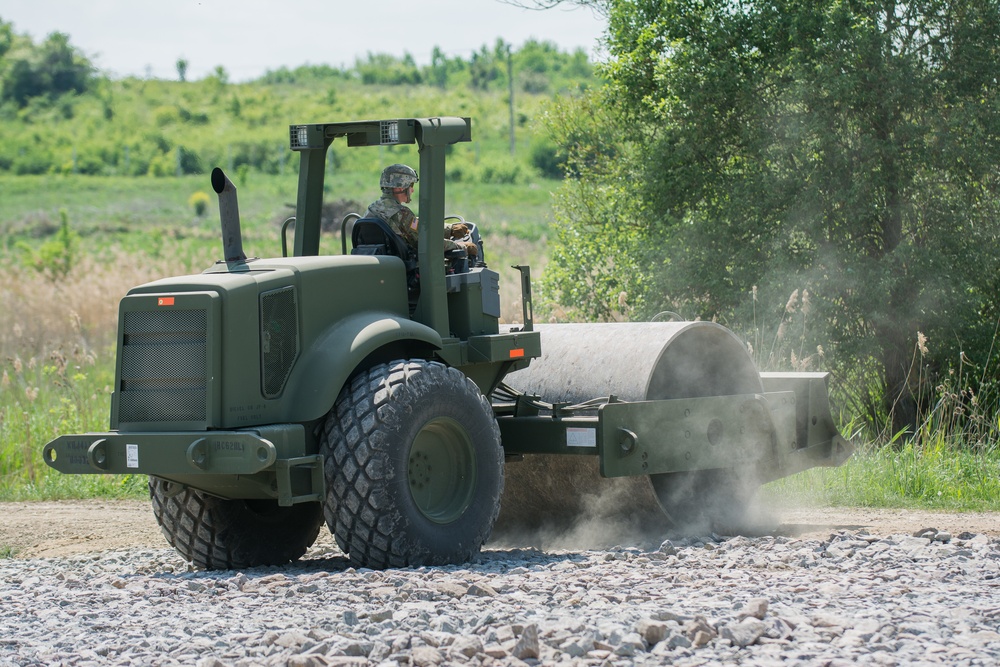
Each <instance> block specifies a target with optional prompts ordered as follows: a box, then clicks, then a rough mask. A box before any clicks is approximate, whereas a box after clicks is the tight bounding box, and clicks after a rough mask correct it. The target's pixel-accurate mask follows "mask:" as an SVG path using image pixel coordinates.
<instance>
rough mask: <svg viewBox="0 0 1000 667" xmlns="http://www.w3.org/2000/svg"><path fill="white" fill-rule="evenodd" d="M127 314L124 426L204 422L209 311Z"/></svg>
mask: <svg viewBox="0 0 1000 667" xmlns="http://www.w3.org/2000/svg"><path fill="white" fill-rule="evenodd" d="M123 315H124V328H123V335H122V340H121V368H120V375H119V386H118V391H119V400H118V421H119V423H135V422H201V421H205V419H206V411H207V407H206V386H207V377H206V366H207V363H206V358H207V338H208V337H207V331H208V326H207V314H206V312H205V310H155V311H132V312H125V313H124V314H123Z"/></svg>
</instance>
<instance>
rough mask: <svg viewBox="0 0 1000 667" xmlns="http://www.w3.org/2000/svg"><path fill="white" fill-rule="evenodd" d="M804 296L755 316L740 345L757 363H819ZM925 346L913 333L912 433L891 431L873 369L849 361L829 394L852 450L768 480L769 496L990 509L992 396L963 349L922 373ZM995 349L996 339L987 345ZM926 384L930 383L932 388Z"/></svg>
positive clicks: (810, 366) (996, 466)
mask: <svg viewBox="0 0 1000 667" xmlns="http://www.w3.org/2000/svg"><path fill="white" fill-rule="evenodd" d="M811 316H812V312H811V308H810V296H809V293H808V291H806V290H801V291H799V290H795V291H794V292H793V293H792V294H791V295H790V296H789V299H788V302H787V303H786V305H785V309H784V312H783V313H782V315H781V317H780V321H779V323H778V324H777V325H776V326H773V325H772V326H771V327H767V326H764V325H763V324H760V323H758V322H756V318H755V322H754V324H755V326H754V330H753V334H752V335H751V336H749V338H750V343H749V344H748V345H749V348H750V350H751V352H752V353H753V355H754V357H755V361H756V362H757V364H758V366H759V367H760V368H762V369H765V370H772V369H773V370H778V369H780V370H795V371H815V370H824V363H825V362H826V357H825V354H824V350H823V348H822V347H821V346H816V347H812V348H811V347H810V345H809V344H808V343H807V341H808V340H810V339H811V336H810V333H811V332H810V327H811V326H814V325H815V323H814V322H813V321H812V320H811ZM929 344H931V342H930V341H928V340H927V337H926V336H924V334H923V333H921V332H916V342H915V343H914V347H913V351H912V362H911V364H910V368H911V378H910V384H911V386H913V387H918V388H920V391H919V392H916V393H917V395H918V396H919V397H920V399H921V400H922V401H923V404H921V405H920V410H919V412H920V414H921V415H922V419H921V421H920V423H919V425H918V427H917V428H916V430H915V431H914V432H912V433H910V432H901V433H893V432H892V430H891V427H890V424H891V416H890V415H889V414H887V413H885V412H884V411H881V410H879V409H878V408H877V407H876V406H878V405H880V403H881V397H882V394H883V388H882V386H881V385H880V378H879V369H878V368H877V367H875V365H874V364H871V363H867V364H866V363H864V362H861V361H859V363H857V364H856V365H855V366H853V367H851V368H847V369H844V368H840V369H837V370H836V371H835V372H834V373H833V377H832V381H831V387H830V389H831V399H832V401H833V407H834V413H835V414H834V417H835V420H837V421H838V422H839V423H840V424H841V432H842V433H843V434H844V435H845V437H849V438H850V439H851V440H852V441H853V442H854V443H855V445H856V446H857V447H858V449H857V451H856V452H855V454H854V456H853V457H852V458H851V459H849V460H848V461H847V463H846V464H845V465H843V466H841V467H839V468H835V469H830V468H818V469H812V470H809V471H806V472H804V473H801V474H798V475H795V476H794V477H790V478H786V479H783V480H779V481H777V482H773V483H771V484H769V485H767V486H766V487H765V489H764V495H765V496H769V497H771V498H772V499H774V498H780V497H785V498H786V499H794V500H795V501H796V502H803V503H810V502H815V503H821V504H825V505H855V506H871V507H894V508H906V507H921V508H928V507H929V508H937V509H964V510H1000V447H998V441H1000V393H998V389H1000V388H998V387H997V385H996V384H995V383H991V382H990V381H989V380H988V378H987V377H986V373H985V371H984V370H979V372H978V373H977V372H976V371H975V369H977V368H979V369H985V368H987V367H988V362H989V360H984V361H983V363H982V364H981V365H975V364H973V363H972V362H971V361H970V360H969V359H967V358H966V357H965V355H961V357H960V358H959V359H958V360H957V361H956V364H955V367H954V369H953V370H951V371H950V372H948V373H947V374H945V375H944V377H943V378H936V384H934V380H935V378H931V377H930V375H929V372H928V364H927V363H926V359H925V357H926V356H927V355H928V345H929ZM997 347H1000V346H997ZM932 385H933V386H932Z"/></svg>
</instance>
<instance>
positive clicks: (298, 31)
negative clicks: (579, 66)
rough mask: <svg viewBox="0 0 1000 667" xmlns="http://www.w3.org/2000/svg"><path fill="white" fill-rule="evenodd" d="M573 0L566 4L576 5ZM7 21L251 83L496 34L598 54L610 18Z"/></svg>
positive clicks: (111, 14)
mask: <svg viewBox="0 0 1000 667" xmlns="http://www.w3.org/2000/svg"><path fill="white" fill-rule="evenodd" d="M567 4H568V3H567ZM0 19H2V20H3V21H5V22H8V23H13V24H14V31H15V32H16V33H18V34H25V33H27V34H29V35H31V37H32V38H33V39H34V40H35V42H36V43H38V42H40V41H42V40H44V38H45V37H46V36H48V35H49V34H51V33H52V32H63V33H66V34H68V35H69V36H70V44H72V45H73V46H75V47H76V48H77V49H79V50H80V51H82V52H83V54H84V55H85V56H87V57H88V58H89V59H90V60H91V62H93V63H94V64H95V65H96V66H97V67H98V68H99V69H100V70H102V71H104V72H105V73H106V74H108V75H111V76H115V77H119V76H139V77H147V76H151V77H156V78H164V79H176V78H177V61H178V59H181V58H183V59H185V60H187V61H188V68H187V78H188V80H195V79H199V78H202V77H204V76H206V75H208V74H211V73H213V72H214V71H215V69H216V67H218V66H220V65H221V66H222V67H223V68H225V70H226V72H227V73H228V74H229V80H230V81H234V82H235V81H246V80H249V79H254V78H257V77H259V76H261V75H263V74H264V73H265V72H267V71H268V70H274V69H278V68H280V67H282V66H285V67H288V68H295V67H298V66H300V65H306V64H310V65H322V64H325V65H331V66H334V67H341V66H346V67H349V66H352V65H353V64H354V62H355V59H356V58H359V57H360V58H364V57H365V56H366V55H367V54H368V53H389V54H392V55H396V56H402V55H403V54H404V53H409V54H410V55H412V56H413V58H414V59H415V60H416V61H417V63H419V64H426V63H427V62H429V61H430V56H431V52H432V50H433V48H434V46H439V47H441V49H442V51H444V52H445V53H446V54H448V55H449V56H452V57H455V56H460V57H462V58H466V59H467V58H468V57H469V56H470V55H471V54H472V53H473V52H474V51H478V50H479V48H480V47H481V46H483V45H484V44H486V45H489V46H491V47H492V45H493V44H494V43H495V42H496V40H497V38H502V39H503V40H504V41H506V42H508V43H510V44H513V45H514V46H515V48H516V47H518V46H520V45H521V44H523V43H524V42H525V41H527V40H528V39H532V38H533V39H537V40H545V41H551V42H554V43H555V44H557V45H558V46H559V48H560V49H561V50H563V51H573V50H575V49H577V48H582V49H584V51H586V52H587V54H588V55H590V56H591V57H593V58H596V57H599V54H600V51H599V44H598V40H599V38H600V36H601V33H602V31H603V29H604V25H605V23H604V20H603V19H602V18H601V17H599V16H597V15H595V14H593V13H592V12H591V11H590V10H589V9H587V8H580V7H573V8H572V9H570V8H569V7H567V8H563V7H556V8H553V9H547V10H541V11H539V10H528V9H522V8H520V7H516V6H513V5H510V4H506V3H504V2H501V1H500V0H423V1H422V2H402V1H401V0H375V1H374V2H364V1H347V2H345V1H343V0H283V1H275V0H83V1H81V0H0Z"/></svg>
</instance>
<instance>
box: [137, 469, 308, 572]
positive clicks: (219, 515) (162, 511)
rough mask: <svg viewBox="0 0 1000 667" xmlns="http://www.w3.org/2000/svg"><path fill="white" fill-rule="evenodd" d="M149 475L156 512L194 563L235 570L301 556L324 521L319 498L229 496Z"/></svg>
mask: <svg viewBox="0 0 1000 667" xmlns="http://www.w3.org/2000/svg"><path fill="white" fill-rule="evenodd" d="M171 487H174V484H173V483H171V482H168V481H167V480H164V479H160V478H158V477H150V478H149V497H150V500H151V501H152V504H153V514H154V515H155V516H156V522H157V523H158V524H160V530H161V531H163V535H164V537H166V538H167V542H169V543H170V545H171V546H172V547H174V548H175V549H176V550H177V551H178V552H179V553H180V555H181V556H183V557H184V558H185V559H186V560H188V561H190V562H191V563H192V564H193V565H194V566H195V567H198V568H201V569H204V570H235V569H243V568H249V567H257V566H260V565H284V564H285V563H289V562H291V561H295V560H298V559H299V558H300V557H301V556H302V555H303V554H304V553H305V552H306V550H307V549H309V547H310V546H312V544H313V542H315V541H316V537H317V536H318V535H319V529H320V526H322V525H323V509H322V506H321V505H320V503H316V502H313V503H300V504H297V505H292V506H291V507H281V506H280V505H278V502H277V501H276V500H225V499H223V498H218V497H216V496H210V495H208V494H206V493H203V492H202V491H198V490H196V489H192V488H186V489H183V490H181V491H180V492H179V493H174V489H173V488H171Z"/></svg>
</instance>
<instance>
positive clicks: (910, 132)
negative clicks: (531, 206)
mask: <svg viewBox="0 0 1000 667" xmlns="http://www.w3.org/2000/svg"><path fill="white" fill-rule="evenodd" d="M550 4H551V3H550ZM556 4H558V2H556ZM583 4H598V5H599V6H600V7H603V8H604V9H605V10H606V12H607V16H608V19H609V28H608V33H607V46H608V50H609V55H610V58H609V62H608V64H607V66H606V68H605V72H604V74H605V76H607V77H608V78H609V80H610V81H611V83H610V85H609V87H608V88H607V89H606V90H605V91H603V92H602V93H601V94H600V95H601V96H603V97H602V99H601V104H602V106H601V107H600V108H601V109H602V110H603V111H604V113H602V114H591V115H590V116H589V121H588V120H587V119H584V121H581V122H590V123H591V125H592V127H590V128H588V129H587V133H588V134H590V135H594V134H597V133H600V132H605V133H610V129H609V128H622V129H621V134H623V135H624V136H623V137H622V138H621V145H622V146H627V147H631V148H630V149H629V150H623V151H622V156H621V157H622V158H623V159H628V163H627V164H623V163H620V164H617V165H615V166H614V169H610V170H609V169H607V168H606V166H607V161H606V160H597V161H593V160H591V161H590V162H588V161H587V159H586V156H587V155H588V154H591V153H593V150H594V149H593V145H592V144H590V143H587V142H584V143H582V144H579V145H577V146H576V147H575V150H577V152H580V151H582V153H583V156H582V157H581V156H580V155H577V156H576V157H574V158H572V159H571V160H570V164H571V165H572V166H575V168H576V169H577V170H578V171H577V173H578V177H577V178H575V179H573V180H572V181H571V182H570V183H569V184H568V185H567V192H570V193H572V192H574V191H585V190H586V189H594V188H605V189H607V192H608V196H617V201H616V202H615V204H614V206H613V207H618V208H620V210H622V211H629V212H636V211H638V212H641V213H642V215H641V217H639V218H632V219H630V220H629V222H628V224H636V223H638V224H639V225H640V226H641V234H639V235H638V237H636V238H633V239H632V241H631V242H630V244H629V246H628V250H629V252H631V253H633V255H641V256H642V257H643V259H642V261H640V262H638V264H637V266H639V267H641V269H640V270H638V271H637V272H635V273H634V275H631V276H630V275H629V274H628V273H625V274H623V275H625V276H627V277H630V279H634V281H635V283H634V284H633V285H632V286H631V287H630V289H629V292H630V293H634V292H638V294H637V295H636V296H635V297H631V299H632V301H633V302H634V303H635V304H637V307H638V308H639V309H640V312H644V313H645V314H647V315H648V314H651V313H653V312H656V311H658V310H663V309H667V310H671V311H675V310H681V311H683V312H684V314H685V315H686V316H688V317H701V318H720V319H723V320H727V321H731V322H736V321H744V322H746V321H748V320H749V319H750V317H751V313H756V315H757V318H758V319H759V318H761V317H762V316H763V317H766V318H773V319H774V320H775V321H778V322H784V321H785V320H786V319H787V316H788V314H789V313H790V312H791V311H792V310H795V309H796V308H799V309H802V308H804V307H805V306H806V305H807V306H808V309H809V316H810V318H811V320H812V323H813V325H812V329H811V331H810V332H808V336H806V337H805V338H804V339H803V340H804V341H805V342H804V344H803V347H802V348H801V349H802V351H804V352H803V354H804V353H808V351H809V350H813V349H816V345H822V346H824V347H825V354H826V355H827V358H828V359H829V360H830V361H832V362H833V363H834V364H835V365H838V364H839V366H840V367H842V368H845V369H849V368H857V367H859V366H860V367H864V366H865V365H866V363H867V362H866V361H865V360H871V362H872V364H873V365H874V366H875V367H877V369H878V377H879V382H880V383H881V386H882V390H883V399H882V401H881V404H880V405H874V404H871V405H868V406H867V407H868V409H869V410H870V412H871V413H872V414H873V415H878V414H880V415H890V416H891V425H892V428H893V430H894V432H896V431H899V430H902V429H905V428H908V429H910V430H912V429H913V428H914V426H915V424H916V422H917V419H918V413H919V406H920V402H921V401H922V400H926V397H927V394H928V393H929V392H930V391H931V390H932V389H931V387H932V386H933V384H932V381H933V374H934V372H935V371H938V370H943V369H944V368H945V367H947V366H948V365H949V364H953V363H956V362H958V359H959V355H960V354H961V353H965V354H967V355H968V356H973V355H974V354H979V355H981V356H979V358H980V359H983V358H985V357H987V356H988V354H989V352H988V350H989V349H990V345H991V343H992V342H993V341H992V337H993V334H994V328H995V327H994V325H995V321H996V317H997V314H998V311H1000V307H998V303H997V302H998V299H997V287H998V285H997V282H998V281H997V279H996V278H995V276H996V275H997V272H996V269H997V268H998V266H997V264H998V258H997V254H996V252H995V248H996V242H997V238H998V235H1000V224H998V216H997V213H998V208H1000V196H998V195H1000V181H998V174H997V172H996V168H995V165H996V164H997V163H998V161H1000V114H998V111H1000V96H998V93H1000V87H998V86H1000V58H998V55H1000V54H998V49H1000V46H998V45H1000V3H998V2H997V1H996V0H986V1H973V0H948V1H945V0H914V1H911V2H898V1H896V0H852V1H849V2H844V1H843V0H808V1H807V0H769V1H763V0H760V1H758V0H745V1H742V2H732V1H731V0H702V1H701V2H697V3H692V2H688V1H685V0H655V1H654V0H613V1H609V2H606V3H604V2H601V3H583ZM610 134H614V133H610ZM571 148H572V145H571ZM622 182H630V183H633V184H634V183H641V184H642V187H638V188H637V187H629V188H621V189H616V188H614V187H612V186H614V185H615V184H618V183H622ZM607 208H608V206H606V205H605V206H602V211H606V210H607ZM574 213H575V215H577V216H584V217H571V218H566V219H565V220H564V223H563V225H564V227H563V232H562V234H563V235H564V236H566V235H572V234H573V233H578V232H583V231H585V230H587V229H588V228H589V227H592V226H593V225H595V224H606V221H605V220H603V219H601V218H600V217H597V218H594V217H591V218H587V217H585V215H584V214H585V211H581V210H575V211H574ZM622 224H625V223H624V222H623V223H622ZM555 258H556V259H559V261H560V262H561V261H563V260H564V259H573V258H572V257H564V258H559V257H558V255H556V256H555ZM563 271H564V277H563V278H559V274H558V272H557V273H556V274H555V279H554V282H553V283H552V287H553V288H555V289H563V290H564V289H567V288H568V286H569V285H570V281H571V280H572V274H571V273H568V272H566V270H565V269H563ZM617 272H619V266H618V264H617V262H614V263H608V262H605V263H603V264H597V265H596V268H595V269H594V272H593V277H592V278H591V280H593V281H595V282H598V283H600V282H601V281H603V280H606V279H607V277H608V276H613V275H616V274H617ZM756 286H759V290H758V289H757V287H756ZM752 288H753V289H752ZM789 294H792V295H794V296H795V299H789V297H788V295H789ZM803 294H808V295H809V299H808V302H807V303H804V302H803V301H802V295H803ZM604 296H605V298H609V297H611V296H613V295H611V294H604ZM586 298H588V296H587V295H585V294H582V295H581V299H586ZM786 307H787V308H786ZM610 309H611V305H608V304H606V305H605V307H604V311H605V312H608V311H610ZM588 310H589V311H590V313H591V314H595V313H594V311H595V310H596V309H595V308H593V307H590V308H588ZM918 336H926V337H927V339H929V340H930V341H931V351H927V352H926V354H925V353H924V348H925V346H924V345H923V339H920V340H919V343H920V345H919V351H918ZM801 356H802V354H800V359H801ZM988 370H989V369H985V370H984V372H983V377H984V378H988V377H989V376H990V375H991V374H992V375H996V374H997V370H996V368H994V369H993V370H992V371H990V372H989V373H987V371H988Z"/></svg>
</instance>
